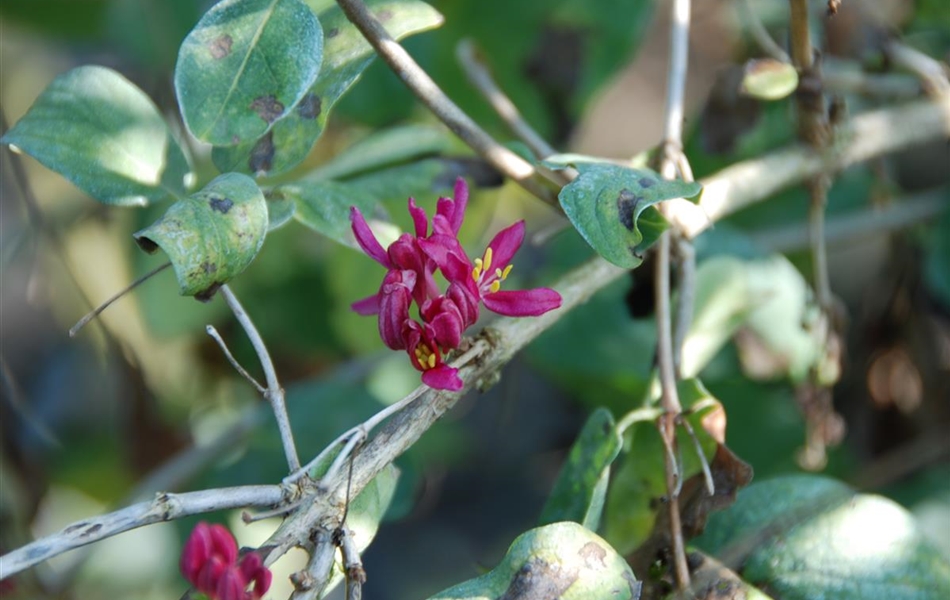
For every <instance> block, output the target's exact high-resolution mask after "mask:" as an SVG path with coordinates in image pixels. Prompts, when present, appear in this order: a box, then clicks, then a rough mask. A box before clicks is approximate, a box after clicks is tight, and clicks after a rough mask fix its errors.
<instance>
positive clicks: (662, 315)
mask: <svg viewBox="0 0 950 600" xmlns="http://www.w3.org/2000/svg"><path fill="white" fill-rule="evenodd" d="M690 8H691V6H690V0H674V2H673V7H672V10H673V15H672V21H671V25H670V64H669V75H668V79H667V85H666V118H665V121H664V127H663V150H664V154H665V156H664V159H663V164H662V168H661V171H662V174H663V176H664V177H665V178H667V179H675V178H676V173H677V166H676V165H677V164H680V163H681V164H683V165H684V168H683V170H685V171H687V172H690V171H691V169H689V166H688V165H689V163H688V161H687V160H686V159H685V157H684V156H683V115H684V111H685V108H684V106H685V96H686V73H687V69H688V60H689V21H690ZM690 174H691V173H690ZM671 235H672V231H667V232H665V233H664V234H663V235H662V236H661V237H660V241H659V244H658V249H657V264H656V282H655V284H654V287H655V288H656V328H657V362H658V363H659V370H660V386H661V396H660V404H661V406H662V408H663V416H661V417H660V419H659V422H658V426H659V429H660V435H661V437H662V438H663V443H664V445H665V446H666V449H667V452H666V454H665V457H666V458H665V460H664V463H665V471H666V490H667V500H668V503H667V507H668V510H669V516H670V539H671V541H672V552H673V571H674V573H675V576H676V587H677V588H678V589H680V590H685V589H687V588H689V585H690V577H689V566H688V565H687V563H686V544H685V541H684V540H683V528H682V522H681V519H680V510H679V489H680V486H681V485H682V474H681V473H680V470H679V468H678V465H677V464H676V462H677V461H676V459H675V456H676V422H677V419H678V418H679V415H680V413H681V412H682V411H683V409H682V406H681V405H680V399H679V394H678V393H677V390H676V371H677V367H676V365H677V364H678V363H679V360H678V358H677V356H676V355H677V354H678V352H676V353H674V349H673V346H674V344H673V332H672V316H671V311H670V244H671V242H670V237H671ZM683 243H684V244H688V243H689V242H687V241H684V242H683ZM687 254H689V251H687ZM684 281H685V282H686V283H687V284H688V285H690V286H691V285H692V280H684ZM692 295H693V291H692V289H689V290H687V292H686V296H687V298H681V300H683V301H681V303H680V305H681V309H682V310H681V311H678V312H682V313H684V314H683V315H680V316H681V317H682V318H686V313H687V311H688V313H689V314H690V315H691V313H692V302H691V301H690V298H691V297H692ZM677 320H678V321H679V319H677ZM680 325H681V326H682V323H680ZM680 335H682V336H685V331H684V332H682V333H681V334H680Z"/></svg>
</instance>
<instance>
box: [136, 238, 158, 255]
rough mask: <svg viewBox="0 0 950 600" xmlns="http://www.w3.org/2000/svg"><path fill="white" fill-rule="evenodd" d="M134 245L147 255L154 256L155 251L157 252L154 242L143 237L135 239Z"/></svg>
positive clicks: (156, 245)
mask: <svg viewBox="0 0 950 600" xmlns="http://www.w3.org/2000/svg"><path fill="white" fill-rule="evenodd" d="M135 243H136V244H138V245H139V248H141V249H142V250H144V251H145V252H146V253H147V254H155V251H156V250H158V244H156V243H155V241H154V240H151V239H149V238H147V237H145V236H139V237H137V238H135Z"/></svg>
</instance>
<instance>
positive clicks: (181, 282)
mask: <svg viewBox="0 0 950 600" xmlns="http://www.w3.org/2000/svg"><path fill="white" fill-rule="evenodd" d="M267 225H268V219H267V202H266V200H265V199H264V194H263V193H261V190H260V189H258V187H257V184H256V183H254V180H253V179H251V178H250V177H247V176H246V175H241V174H240V173H228V174H226V175H221V176H220V177H218V178H217V179H215V180H214V181H212V182H211V183H209V184H208V186H207V187H205V188H204V189H203V190H201V191H200V192H197V193H195V194H192V195H191V196H189V197H188V198H185V199H184V200H181V201H179V202H176V203H175V204H173V205H172V206H171V207H170V208H169V209H168V211H167V212H166V213H165V215H164V216H163V217H162V218H161V219H159V220H158V221H156V222H155V223H153V224H152V225H150V226H148V227H146V228H145V229H143V230H141V231H139V232H137V233H135V234H134V237H135V241H136V242H138V245H139V247H141V248H142V249H143V250H145V251H146V252H148V253H152V252H155V251H156V250H158V249H159V248H161V249H162V250H164V251H165V253H166V254H167V255H168V257H169V258H170V259H171V261H172V266H173V267H174V269H175V277H176V278H177V279H178V288H179V292H180V293H181V295H183V296H194V297H195V298H197V299H198V300H202V301H204V300H208V299H210V298H211V296H213V295H214V292H215V291H216V290H217V289H218V288H219V287H220V286H221V285H222V284H225V283H227V282H228V281H230V280H231V279H233V278H234V277H235V276H236V275H238V274H239V273H241V272H242V271H243V270H244V269H245V268H246V267H247V266H248V265H249V264H250V263H251V261H252V260H253V259H254V257H255V256H257V252H258V251H259V250H260V249H261V245H262V244H263V243H264V236H265V234H266V233H267Z"/></svg>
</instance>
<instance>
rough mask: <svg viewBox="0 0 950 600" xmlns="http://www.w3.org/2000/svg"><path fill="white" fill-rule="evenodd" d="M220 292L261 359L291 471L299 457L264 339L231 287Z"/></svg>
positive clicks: (271, 403) (282, 390) (268, 394)
mask: <svg viewBox="0 0 950 600" xmlns="http://www.w3.org/2000/svg"><path fill="white" fill-rule="evenodd" d="M221 294H222V295H223V296H224V301H225V302H227V304H228V306H229V307H230V308H231V312H233V313H234V316H235V318H237V320H238V323H240V324H241V327H242V328H243V329H244V331H245V333H247V337H248V338H249V339H250V340H251V345H252V346H254V351H255V352H256V353H257V357H258V359H260V361H261V367H262V368H263V369H264V378H265V379H266V380H267V390H266V391H265V392H264V398H266V399H267V401H268V402H269V403H270V405H271V409H272V410H273V411H274V417H275V418H276V419H277V429H278V430H279V431H280V441H281V443H282V444H283V446H284V455H285V456H286V457H287V466H288V468H289V469H290V471H291V472H293V471H296V470H297V469H299V468H300V458H298V456H297V447H296V445H295V444H294V434H293V431H292V430H291V428H290V419H289V418H288V417H287V404H286V402H285V401H284V388H282V387H280V382H279V381H277V372H276V371H275V370H274V363H273V361H272V360H271V358H270V353H269V352H268V351H267V346H266V345H265V344H264V340H263V339H261V334H260V333H258V331H257V327H255V326H254V322H253V321H251V318H250V317H249V316H248V315H247V312H245V311H244V307H243V306H241V303H240V302H239V301H238V299H237V296H235V295H234V292H232V291H231V288H229V287H228V286H227V285H222V286H221Z"/></svg>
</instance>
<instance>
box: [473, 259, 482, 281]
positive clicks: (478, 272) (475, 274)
mask: <svg viewBox="0 0 950 600" xmlns="http://www.w3.org/2000/svg"><path fill="white" fill-rule="evenodd" d="M482 264H483V263H482V259H480V258H476V259H475V268H474V269H472V279H474V280H475V281H478V278H479V277H480V276H481V274H482Z"/></svg>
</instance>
